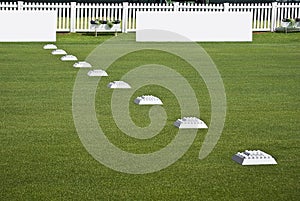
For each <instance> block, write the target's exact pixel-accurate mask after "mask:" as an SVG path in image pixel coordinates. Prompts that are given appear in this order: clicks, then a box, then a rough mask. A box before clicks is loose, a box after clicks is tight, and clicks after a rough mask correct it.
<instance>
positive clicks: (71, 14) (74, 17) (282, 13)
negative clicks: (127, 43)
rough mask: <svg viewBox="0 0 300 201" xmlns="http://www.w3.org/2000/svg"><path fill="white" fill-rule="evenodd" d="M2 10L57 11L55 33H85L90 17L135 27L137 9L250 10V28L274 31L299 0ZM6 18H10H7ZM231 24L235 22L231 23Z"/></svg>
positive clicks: (13, 5) (24, 5) (7, 5)
mask: <svg viewBox="0 0 300 201" xmlns="http://www.w3.org/2000/svg"><path fill="white" fill-rule="evenodd" d="M1 10H57V31H58V32H88V31H92V30H91V29H90V24H89V22H90V20H93V19H102V20H107V19H109V20H116V19H118V20H121V21H122V32H132V31H135V30H136V24H135V22H136V12H137V11H177V12H180V11H197V12H216V11H224V12H226V11H227V12H231V11H251V12H252V13H253V18H252V19H253V24H252V30H253V31H274V29H275V28H276V27H277V26H279V25H280V21H281V19H283V18H297V17H298V18H300V3H277V2H273V3H251V4H229V3H224V4H206V5H205V4H193V3H174V4H149V3H137V4H134V3H133V4H131V3H127V2H124V3H119V4H117V3H116V4H99V3H76V2H71V3H35V2H23V1H18V2H0V11H1ZM8 20H9V19H8ZM233 26H234V24H233Z"/></svg>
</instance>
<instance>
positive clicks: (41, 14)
mask: <svg viewBox="0 0 300 201" xmlns="http://www.w3.org/2000/svg"><path fill="white" fill-rule="evenodd" d="M30 41H56V11H0V42H30Z"/></svg>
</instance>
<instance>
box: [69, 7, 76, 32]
mask: <svg viewBox="0 0 300 201" xmlns="http://www.w3.org/2000/svg"><path fill="white" fill-rule="evenodd" d="M70 9H71V11H70V32H71V33H75V32H76V2H71V7H70Z"/></svg>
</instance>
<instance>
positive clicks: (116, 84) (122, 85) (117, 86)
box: [107, 81, 131, 89]
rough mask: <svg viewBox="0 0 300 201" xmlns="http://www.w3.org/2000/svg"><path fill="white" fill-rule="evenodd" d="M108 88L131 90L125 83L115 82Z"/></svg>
mask: <svg viewBox="0 0 300 201" xmlns="http://www.w3.org/2000/svg"><path fill="white" fill-rule="evenodd" d="M107 87H108V88H111V89H130V88H131V86H130V85H129V84H128V83H126V82H124V81H113V82H110V83H109V84H108V85H107Z"/></svg>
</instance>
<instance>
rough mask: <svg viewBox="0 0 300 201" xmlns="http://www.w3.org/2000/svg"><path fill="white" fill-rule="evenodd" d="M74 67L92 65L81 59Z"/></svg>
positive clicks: (89, 66) (88, 66)
mask: <svg viewBox="0 0 300 201" xmlns="http://www.w3.org/2000/svg"><path fill="white" fill-rule="evenodd" d="M73 67H74V68H91V67H92V65H91V64H90V63H88V62H86V61H79V62H77V63H75V64H74V65H73Z"/></svg>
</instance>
